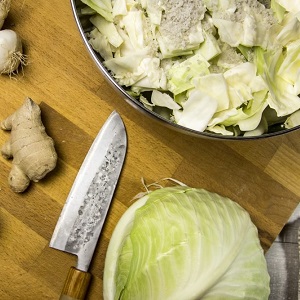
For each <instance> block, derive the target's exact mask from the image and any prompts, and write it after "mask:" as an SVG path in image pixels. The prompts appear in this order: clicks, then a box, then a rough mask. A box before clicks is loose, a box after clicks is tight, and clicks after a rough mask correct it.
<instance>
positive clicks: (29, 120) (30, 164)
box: [0, 98, 57, 193]
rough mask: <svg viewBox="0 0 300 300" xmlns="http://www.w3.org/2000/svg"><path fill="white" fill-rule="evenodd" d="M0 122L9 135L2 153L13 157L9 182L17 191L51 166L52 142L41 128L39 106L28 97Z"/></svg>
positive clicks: (52, 157) (42, 127) (23, 188)
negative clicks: (8, 131)
mask: <svg viewBox="0 0 300 300" xmlns="http://www.w3.org/2000/svg"><path fill="white" fill-rule="evenodd" d="M0 126H1V128H2V129H3V130H10V131H11V133H10V139H9V140H8V141H7V142H6V143H5V144H4V145H3V146H2V149H1V153H2V155H3V157H5V158H6V159H10V158H12V159H13V160H12V167H11V171H10V173H9V177H8V181H9V185H10V187H11V189H12V190H13V191H14V192H17V193H21V192H23V191H25V190H26V188H27V187H28V186H29V184H30V181H34V182H37V181H39V180H40V179H42V178H43V177H44V176H45V175H46V174H47V173H49V172H50V171H52V170H53V169H54V168H55V166H56V162H57V154H56V151H55V148H54V142H53V139H52V138H51V137H49V136H48V135H47V133H46V131H45V127H44V125H43V123H42V120H41V110H40V107H39V106H38V105H37V104H36V103H35V102H34V101H33V100H32V99H30V98H26V100H25V102H24V104H23V105H22V106H21V107H20V108H19V109H18V110H17V111H16V112H14V113H13V114H12V115H10V116H9V117H7V118H6V119H5V120H4V121H2V122H1V124H0Z"/></svg>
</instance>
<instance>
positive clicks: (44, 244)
mask: <svg viewBox="0 0 300 300" xmlns="http://www.w3.org/2000/svg"><path fill="white" fill-rule="evenodd" d="M5 27H6V28H11V29H14V30H16V31H17V32H18V33H19V34H20V35H21V37H22V38H23V41H24V47H25V52H26V54H27V55H28V62H29V63H28V65H27V66H26V67H25V68H24V73H23V74H22V72H21V73H19V74H18V75H17V76H15V77H13V78H9V77H7V76H1V79H0V88H1V97H0V119H1V120H2V119H4V118H6V117H7V116H8V115H9V114H11V113H13V112H14V111H15V110H16V109H17V108H18V107H19V106H21V105H22V103H23V101H24V99H25V97H27V96H29V97H31V98H32V99H33V100H35V101H36V102H37V103H40V104H41V109H42V114H43V121H44V124H45V125H46V128H47V132H48V133H49V135H51V136H52V137H53V139H54V140H55V143H56V149H57V153H58V156H59V161H58V165H57V168H56V169H55V170H54V171H53V172H52V173H51V174H49V175H48V176H47V177H46V178H45V179H44V180H43V181H41V182H40V183H36V184H32V185H31V186H30V188H29V189H28V190H27V191H26V192H25V193H23V194H15V193H13V192H12V191H11V190H10V189H9V187H8V184H7V177H8V173H9V170H10V167H11V162H10V161H6V160H5V159H4V158H2V157H1V158H0V166H1V167H0V202H1V208H0V253H1V255H0V265H1V271H0V299H3V300H6V299H14V300H16V299H22V300H24V299H42V298H43V299H57V298H58V295H59V293H60V291H61V289H62V286H63V283H64V280H65V278H66V275H67V272H68V270H69V267H71V266H72V265H75V262H76V259H75V257H74V256H72V255H69V254H67V253H63V252H60V251H57V250H54V249H51V248H49V246H48V245H49V241H50V239H51V236H52V232H53V229H54V227H55V224H56V221H57V218H58V216H59V214H60V212H61V209H62V206H63V204H64V202H65V200H66V197H67V195H68V193H69V190H70V188H71V186H72V184H73V181H74V179H75V176H76V173H77V171H78V169H79V167H80V165H81V163H82V161H83V159H84V157H85V155H86V153H87V151H88V149H89V147H90V145H91V143H92V141H93V139H94V138H95V136H96V134H97V133H98V131H99V129H100V128H101V126H102V125H103V123H104V122H105V120H106V118H107V117H108V116H109V115H110V113H111V112H112V111H113V110H117V111H118V112H119V113H120V115H121V116H122V118H123V120H124V123H125V126H126V129H127V133H128V153H127V158H126V162H125V166H124V169H123V172H122V175H121V179H120V182H119V185H118V187H117V191H116V194H115V198H114V201H113V203H112V207H111V210H110V212H109V216H108V218H107V221H106V223H105V227H104V230H103V233H102V235H101V238H100V241H99V244H98V247H97V249H96V253H95V256H94V259H93V262H92V265H91V269H90V271H91V272H92V274H93V277H94V279H93V281H92V284H91V288H90V293H89V295H88V299H101V298H102V275H103V264H104V258H105V253H106V249H107V245H108V242H109V238H110V236H111V233H112V231H113V229H114V226H115V224H116V222H117V221H118V219H119V218H120V217H121V215H122V214H123V213H124V212H125V210H126V208H127V207H128V206H129V205H130V204H131V203H132V201H131V200H132V198H133V197H134V196H135V195H136V194H137V193H139V192H141V191H144V189H143V185H142V183H141V178H144V179H145V181H146V182H147V183H152V182H155V181H157V180H160V179H161V178H165V177H172V178H175V179H177V180H180V181H182V182H184V183H186V184H187V185H189V186H193V187H201V188H206V189H208V190H210V191H213V192H217V193H219V194H221V195H223V196H227V197H230V198H231V199H233V200H234V201H236V202H238V203H239V204H240V205H242V206H243V207H244V208H245V209H246V210H247V211H248V212H249V213H250V215H251V218H252V220H253V222H254V223H255V224H256V226H257V227H258V230H259V236H260V239H261V243H262V246H263V247H264V249H265V250H267V249H268V248H269V247H270V245H271V244H272V242H273V240H274V239H275V237H276V236H277V235H278V233H279V232H280V231H281V229H282V227H283V225H284V224H285V223H286V221H287V220H288V218H289V217H290V215H291V214H292V212H293V210H294V209H295V208H296V206H297V204H298V203H299V197H300V188H299V178H300V131H296V132H293V133H290V134H288V135H285V136H280V137H276V138H271V139H266V140H259V141H248V142H216V141H211V140H205V139H199V138H196V137H191V136H187V135H183V134H180V133H177V132H175V131H174V130H171V129H169V128H166V127H164V126H163V125H162V124H160V123H156V122H154V121H153V120H152V119H150V118H148V117H145V116H144V115H142V114H140V113H139V112H138V111H136V110H135V109H134V108H133V107H131V106H130V105H128V104H127V103H126V102H125V101H124V100H123V99H122V98H121V97H120V95H119V94H117V93H116V92H115V91H114V90H113V89H112V88H111V86H110V85H109V84H108V83H107V82H106V81H105V80H104V78H103V77H102V75H101V74H100V73H99V71H98V69H97V68H96V66H95V64H94V63H93V61H92V60H91V58H90V56H89V54H88V52H87V50H86V49H85V47H84V45H83V42H82V40H81V37H80V35H79V32H78V30H77V27H76V24H75V21H74V18H73V15H72V11H71V6H70V3H69V2H68V1H60V0H53V1H42V0H23V1H13V5H12V9H11V12H10V15H9V18H8V19H7V21H6V23H5ZM8 138H9V133H7V132H2V131H0V143H1V144H3V143H4V142H5V141H6V140H7V139H8Z"/></svg>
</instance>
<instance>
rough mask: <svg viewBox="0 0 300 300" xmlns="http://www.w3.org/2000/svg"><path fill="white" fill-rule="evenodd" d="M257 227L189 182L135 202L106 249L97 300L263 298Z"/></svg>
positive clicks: (239, 211)
mask: <svg viewBox="0 0 300 300" xmlns="http://www.w3.org/2000/svg"><path fill="white" fill-rule="evenodd" d="M269 280H270V278H269V274H268V271H267V265H266V260H265V257H264V253H263V250H262V248H261V245H260V242H259V239H258V234H257V228H256V227H255V225H254V224H253V223H252V222H251V219H250V217H249V214H248V213H247V212H246V211H245V210H244V209H243V208H242V207H241V206H239V205H238V204H237V203H235V202H233V201H231V200H230V199H228V198H224V197H221V196H220V195H218V194H215V193H210V192H208V191H206V190H202V189H194V188H189V187H181V186H180V187H170V188H162V189H159V190H155V191H153V192H150V193H149V194H147V195H146V196H144V197H142V198H141V199H139V200H138V201H137V202H135V203H134V204H133V205H132V206H131V207H130V208H129V209H128V210H127V211H126V212H125V214H124V215H123V216H122V218H121V219H120V221H119V222H118V224H117V226H116V228H115V230H114V232H113V235H112V238H111V241H110V244H109V247H108V251H107V256H106V261H105V270H104V299H106V300H111V299H130V300H133V299H138V300H141V299H143V300H148V299H157V300H161V299H164V300H167V299H178V300H179V299H180V300H187V299H230V300H233V299H260V300H261V299H268V296H269V293H270V289H269Z"/></svg>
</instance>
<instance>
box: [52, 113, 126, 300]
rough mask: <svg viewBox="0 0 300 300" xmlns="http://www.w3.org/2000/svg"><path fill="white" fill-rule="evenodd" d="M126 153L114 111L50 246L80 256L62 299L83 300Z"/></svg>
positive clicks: (82, 170)
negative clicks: (92, 261)
mask: <svg viewBox="0 0 300 300" xmlns="http://www.w3.org/2000/svg"><path fill="white" fill-rule="evenodd" d="M126 150H127V135H126V130H125V126H124V123H123V121H122V119H121V117H120V115H119V114H118V113H117V112H116V111H114V112H112V114H111V115H110V116H109V118H108V119H107V120H106V122H105V123H104V125H103V127H102V128H101V130H100V131H99V133H98V135H97V136H96V138H95V140H94V142H93V144H92V146H91V148H90V149H89V151H88V153H87V155H86V157H85V159H84V161H83V163H82V165H81V167H80V169H79V172H78V174H77V176H76V178H75V181H74V183H73V186H72V188H71V190H70V193H69V195H68V197H67V200H66V203H65V205H64V207H63V209H62V212H61V214H60V216H59V219H58V221H57V224H56V227H55V229H54V232H53V235H52V238H51V241H50V244H49V246H50V247H51V248H55V249H58V250H62V251H65V252H68V253H71V254H74V255H76V256H77V265H76V267H73V266H72V267H71V268H70V271H69V273H68V276H67V279H66V282H65V285H64V287H63V290H62V293H61V297H60V299H69V300H71V299H84V298H85V295H86V292H87V289H88V286H89V282H90V279H91V274H90V273H89V272H88V269H89V265H90V262H91V260H92V256H93V254H94V250H95V247H96V244H97V242H98V238H99V236H100V233H101V230H102V227H103V224H104V221H105V218H106V215H107V212H108V209H109V206H110V203H111V200H112V198H113V194H114V191H115V188H116V186H117V182H118V179H119V176H120V173H121V170H122V167H123V163H124V159H125V155H126Z"/></svg>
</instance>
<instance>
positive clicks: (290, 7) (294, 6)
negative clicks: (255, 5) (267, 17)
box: [272, 0, 300, 12]
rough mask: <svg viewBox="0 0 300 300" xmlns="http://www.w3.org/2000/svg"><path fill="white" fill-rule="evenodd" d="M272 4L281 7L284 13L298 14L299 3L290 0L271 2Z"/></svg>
mask: <svg viewBox="0 0 300 300" xmlns="http://www.w3.org/2000/svg"><path fill="white" fill-rule="evenodd" d="M272 2H276V3H277V4H279V5H280V6H281V7H283V8H284V9H285V10H286V11H289V12H300V2H299V1H292V0H272Z"/></svg>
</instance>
